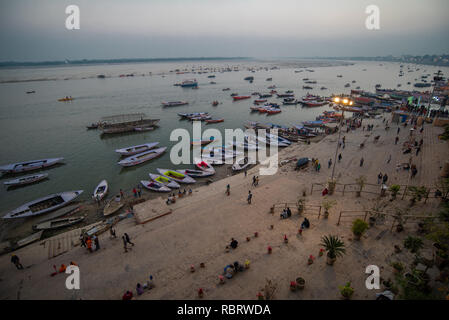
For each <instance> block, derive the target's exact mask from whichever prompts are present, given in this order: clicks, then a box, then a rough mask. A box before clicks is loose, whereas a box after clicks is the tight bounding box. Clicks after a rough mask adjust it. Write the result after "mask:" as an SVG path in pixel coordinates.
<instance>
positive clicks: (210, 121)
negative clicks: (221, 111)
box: [205, 119, 224, 123]
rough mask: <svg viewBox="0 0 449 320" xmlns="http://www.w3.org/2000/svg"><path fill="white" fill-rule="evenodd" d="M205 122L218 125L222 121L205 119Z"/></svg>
mask: <svg viewBox="0 0 449 320" xmlns="http://www.w3.org/2000/svg"><path fill="white" fill-rule="evenodd" d="M205 121H206V123H219V122H223V121H224V119H206V120H205Z"/></svg>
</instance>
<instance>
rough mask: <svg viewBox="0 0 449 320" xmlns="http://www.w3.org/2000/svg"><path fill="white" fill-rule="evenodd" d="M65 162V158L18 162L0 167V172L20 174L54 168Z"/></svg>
mask: <svg viewBox="0 0 449 320" xmlns="http://www.w3.org/2000/svg"><path fill="white" fill-rule="evenodd" d="M63 160H64V158H51V159H41V160H31V161H25V162H17V163H12V164H7V165H4V166H0V172H4V173H18V172H24V171H31V170H37V169H42V168H46V167H50V166H53V165H55V164H57V163H60V162H62V161H63Z"/></svg>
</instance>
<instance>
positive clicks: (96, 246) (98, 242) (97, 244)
mask: <svg viewBox="0 0 449 320" xmlns="http://www.w3.org/2000/svg"><path fill="white" fill-rule="evenodd" d="M94 243H95V251H97V250H99V249H100V240H99V239H98V237H97V236H94Z"/></svg>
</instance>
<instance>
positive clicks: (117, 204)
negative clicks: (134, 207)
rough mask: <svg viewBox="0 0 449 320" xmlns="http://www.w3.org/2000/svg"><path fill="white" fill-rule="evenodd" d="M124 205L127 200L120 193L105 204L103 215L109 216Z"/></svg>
mask: <svg viewBox="0 0 449 320" xmlns="http://www.w3.org/2000/svg"><path fill="white" fill-rule="evenodd" d="M124 205H125V202H124V201H122V198H121V197H120V195H117V196H115V197H114V198H112V199H111V200H109V202H108V203H107V204H106V205H105V206H104V209H103V216H109V215H111V214H113V213H115V212H117V211H119V210H120V209H121V208H122V207H123V206H124Z"/></svg>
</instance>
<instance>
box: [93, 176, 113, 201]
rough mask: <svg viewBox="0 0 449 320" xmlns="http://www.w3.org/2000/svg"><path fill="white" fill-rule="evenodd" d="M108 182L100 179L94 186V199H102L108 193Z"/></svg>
mask: <svg viewBox="0 0 449 320" xmlns="http://www.w3.org/2000/svg"><path fill="white" fill-rule="evenodd" d="M108 189H109V186H108V182H107V181H106V180H102V181H101V182H100V183H99V184H98V186H97V187H96V188H95V191H94V194H93V198H94V200H103V198H104V197H105V196H106V194H107V193H108Z"/></svg>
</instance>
